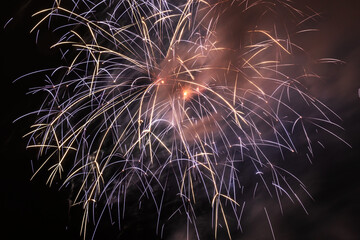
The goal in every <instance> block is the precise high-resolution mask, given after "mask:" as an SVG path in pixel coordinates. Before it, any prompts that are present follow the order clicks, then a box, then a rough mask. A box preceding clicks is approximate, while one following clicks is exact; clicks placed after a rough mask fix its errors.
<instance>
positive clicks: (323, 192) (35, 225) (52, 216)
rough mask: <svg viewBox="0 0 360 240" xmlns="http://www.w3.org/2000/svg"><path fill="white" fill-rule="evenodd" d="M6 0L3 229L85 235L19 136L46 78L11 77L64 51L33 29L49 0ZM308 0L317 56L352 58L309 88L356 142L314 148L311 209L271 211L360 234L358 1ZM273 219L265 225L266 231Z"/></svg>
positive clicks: (308, 228) (297, 228)
mask: <svg viewBox="0 0 360 240" xmlns="http://www.w3.org/2000/svg"><path fill="white" fill-rule="evenodd" d="M295 1H297V0H295ZM6 2H7V3H6V4H7V6H4V5H3V4H4V3H2V5H1V8H0V9H1V13H0V17H1V21H0V32H1V45H0V46H1V75H0V79H1V83H2V85H1V90H2V94H1V95H0V96H1V101H0V104H1V110H2V114H1V115H2V117H1V124H0V126H1V139H0V141H1V144H0V146H1V153H2V154H1V155H0V156H1V157H0V161H1V165H0V166H1V184H2V186H3V188H4V189H5V190H4V191H2V192H3V193H2V197H1V207H2V208H3V210H2V211H1V216H2V221H3V223H2V224H1V226H2V228H3V231H2V235H3V236H12V237H9V238H11V239H17V238H24V237H26V238H29V239H80V237H78V232H79V225H77V222H78V221H81V219H80V218H79V214H78V212H77V211H76V209H75V210H73V212H74V213H73V215H71V217H70V215H69V214H68V211H69V210H68V200H67V192H66V191H64V190H60V191H59V190H58V186H56V185H54V186H53V187H52V188H49V187H47V186H45V176H44V177H42V176H41V175H40V176H39V177H37V178H35V179H34V180H33V181H30V178H31V176H32V170H31V164H30V162H31V161H30V160H32V159H35V158H36V153H35V152H33V151H27V150H25V148H26V142H25V140H24V139H23V138H22V137H21V136H22V135H24V134H25V133H26V132H27V131H28V127H29V126H28V124H29V121H19V122H17V123H12V122H13V120H14V119H15V118H17V117H19V116H21V115H23V114H26V113H27V112H29V111H30V110H33V109H36V107H37V106H38V105H39V104H40V103H41V101H40V100H39V101H37V99H38V98H36V97H33V96H28V95H26V92H27V91H28V89H29V88H30V87H34V86H38V85H40V84H41V81H40V80H36V79H33V78H25V79H23V80H21V81H19V82H16V83H12V82H13V80H14V79H16V78H17V77H20V76H22V75H24V74H26V73H29V72H31V71H34V70H38V69H42V68H46V67H48V66H56V64H57V61H58V59H57V57H58V56H54V54H53V52H51V51H49V50H48V46H49V45H50V44H51V43H52V42H53V41H54V39H53V38H54V36H52V34H51V33H46V31H42V32H41V34H42V36H41V38H39V42H38V44H36V43H35V34H29V31H30V29H31V27H32V26H33V25H34V23H35V22H34V20H33V19H31V18H30V15H31V14H32V13H34V12H35V11H36V10H38V9H41V8H43V6H41V5H44V4H43V3H44V2H47V1H32V0H22V1H20V0H12V1H6ZM308 2H309V3H310V5H311V6H312V7H313V9H315V10H317V11H318V12H321V13H322V17H321V19H319V22H318V23H317V24H316V26H315V27H316V28H319V29H320V31H319V32H317V33H316V34H315V35H314V36H312V37H309V38H308V39H305V40H304V46H305V48H307V49H309V52H311V53H312V54H313V55H315V56H318V57H319V58H320V57H332V58H337V59H340V60H343V61H345V62H346V64H341V65H334V66H327V67H321V68H320V69H319V71H320V73H321V74H322V75H324V76H325V77H324V79H323V80H322V81H323V84H324V85H321V84H320V85H316V86H314V87H313V88H312V89H310V90H311V91H312V92H313V94H314V95H315V96H317V97H318V98H319V99H320V100H322V101H324V102H326V103H327V105H329V106H330V107H331V108H332V109H334V110H335V112H336V113H337V114H338V115H339V116H340V117H341V118H342V120H343V121H342V122H341V125H342V126H343V127H344V129H345V131H344V132H343V133H342V134H341V136H342V137H343V138H344V139H345V140H346V141H347V142H349V143H350V144H351V146H352V148H349V147H347V146H346V145H344V144H342V143H341V142H336V141H330V144H328V147H327V148H325V149H323V150H321V149H320V150H318V152H316V153H315V154H316V157H315V160H314V162H313V164H312V165H311V166H310V167H308V168H307V172H306V173H304V174H303V176H299V177H300V178H301V179H302V180H303V181H304V183H305V184H306V185H307V186H308V189H310V191H311V193H312V195H313V197H314V199H315V201H314V202H310V203H308V204H307V207H308V212H309V215H306V214H304V213H303V212H302V211H301V209H300V208H299V209H298V208H296V207H294V210H293V211H290V212H289V213H288V214H285V216H278V215H276V214H275V215H271V217H272V221H273V223H274V225H275V226H274V230H275V234H276V239H360V228H359V226H360V178H359V176H360V164H359V161H360V111H359V110H360V98H359V95H358V89H359V88H360V1H349V0H344V1H339V0H318V1H316V0H314V1H308ZM45 6H46V4H45ZM12 17H13V20H12V21H10V22H9V23H8V24H7V26H6V28H4V27H3V26H4V25H5V23H6V22H7V21H8V20H9V19H10V18H12ZM275 223H276V224H275ZM141 224H147V221H146V219H145V220H144V219H142V220H141ZM267 227H268V226H267V225H266V226H264V227H263V228H264V229H266V231H268V229H267ZM115 228H116V227H115ZM129 229H130V230H128V231H129V233H128V234H127V235H126V234H125V235H123V237H124V239H128V238H126V237H127V236H129V235H131V234H135V233H134V232H135V231H136V229H138V228H135V227H132V226H129ZM145 229H146V227H145ZM103 231H106V230H103ZM244 231H245V233H244V234H239V237H241V238H240V239H255V238H256V237H259V236H261V235H259V234H258V232H259V227H258V225H257V226H256V227H255V226H249V227H248V228H247V229H245V230H244ZM261 231H262V230H261ZM264 231H265V230H264ZM8 234H10V235H8ZM138 236H139V235H138ZM147 236H151V235H147ZM270 237H271V235H267V237H265V238H263V239H270ZM99 239H101V238H99ZM104 239H105V238H104ZM129 239H130V238H129ZM134 239H135V238H134ZM256 239H257V238H256Z"/></svg>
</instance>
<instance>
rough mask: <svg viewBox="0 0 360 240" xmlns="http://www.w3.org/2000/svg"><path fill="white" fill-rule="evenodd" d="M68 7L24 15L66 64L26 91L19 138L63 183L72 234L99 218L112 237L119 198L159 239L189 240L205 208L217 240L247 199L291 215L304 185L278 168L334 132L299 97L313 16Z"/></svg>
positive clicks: (100, 4)
mask: <svg viewBox="0 0 360 240" xmlns="http://www.w3.org/2000/svg"><path fill="white" fill-rule="evenodd" d="M67 4H68V5H66V4H65V3H63V2H60V1H59V0H57V1H54V3H53V5H52V6H51V7H50V8H48V9H44V10H41V11H39V12H37V13H35V14H34V17H36V18H39V21H38V23H37V24H36V25H35V26H34V28H33V29H32V31H36V29H38V28H39V26H41V25H42V24H46V23H47V24H48V25H49V26H50V27H51V28H52V29H54V31H57V32H59V33H60V37H59V40H58V42H56V43H54V45H53V46H52V48H57V49H59V51H60V52H61V54H62V59H63V60H64V62H65V64H64V65H61V66H59V67H58V68H56V69H53V70H51V71H49V72H50V74H49V75H48V77H47V79H46V85H44V86H41V87H39V88H34V89H32V92H34V93H35V92H45V93H47V96H46V98H45V99H44V103H43V104H42V106H41V108H40V110H38V111H36V112H34V113H35V114H37V115H38V119H37V121H36V123H35V124H33V125H32V130H31V131H30V132H29V133H28V134H27V136H28V137H29V142H28V148H37V149H38V150H39V158H40V159H41V160H42V163H41V164H40V166H39V168H38V170H37V171H36V172H35V174H34V176H35V175H36V174H37V173H38V172H39V171H40V170H42V169H45V168H47V169H48V171H49V178H48V182H47V183H48V184H49V185H51V184H52V183H53V182H54V180H57V179H63V185H64V186H68V185H69V184H71V185H72V188H73V191H74V193H75V194H73V195H74V197H73V198H72V202H73V204H74V205H77V204H81V205H82V207H83V210H84V215H83V220H82V228H81V231H82V232H83V233H84V235H85V233H86V232H87V224H88V222H89V221H90V220H91V219H93V220H94V221H93V222H94V224H95V229H96V228H97V226H98V224H99V223H100V220H101V218H102V216H103V213H104V211H105V210H106V209H111V210H110V211H114V212H116V213H117V217H115V219H116V220H117V221H118V223H119V226H120V227H121V224H120V223H121V221H122V218H123V216H124V213H125V209H126V206H127V204H126V203H127V201H128V198H129V196H131V199H132V201H133V200H134V199H135V201H136V203H137V204H138V205H139V207H141V203H142V202H147V203H149V202H151V204H152V205H153V206H154V212H155V213H156V216H157V217H155V219H154V221H156V222H157V224H156V232H157V233H158V234H160V235H161V236H162V234H163V231H164V226H165V225H166V222H167V221H169V220H170V219H172V218H178V217H181V216H180V213H184V214H182V217H183V216H185V218H186V221H187V229H189V227H190V226H192V228H193V229H194V232H195V235H196V236H197V238H200V234H199V233H198V227H197V224H196V216H197V203H198V202H204V201H205V202H207V203H208V205H209V206H210V207H211V216H212V219H211V221H210V222H211V223H209V224H210V225H211V226H212V228H213V231H214V237H215V238H216V237H217V235H218V228H219V226H221V227H222V228H224V229H225V230H226V233H227V236H228V237H229V238H231V231H232V229H231V228H232V227H235V228H240V229H241V219H242V217H243V216H242V215H243V209H244V207H245V203H246V201H247V200H249V199H251V198H252V197H253V196H255V195H257V194H258V192H259V191H261V194H262V192H265V193H266V194H267V195H268V196H271V197H273V198H274V199H276V201H277V202H278V205H279V208H280V210H281V211H282V201H283V199H285V198H287V199H289V200H290V201H292V202H298V203H299V204H300V205H302V206H303V204H302V201H301V199H300V197H298V194H297V193H296V190H295V189H299V188H300V189H302V191H304V192H305V193H307V191H306V189H305V186H304V185H303V183H302V182H301V181H300V180H299V179H298V178H297V177H295V175H293V174H292V173H291V172H290V171H288V170H286V169H285V168H284V167H282V162H283V159H286V158H287V156H291V155H292V154H296V153H298V152H300V151H302V152H305V155H306V156H308V158H309V159H311V157H312V154H313V150H312V149H313V144H314V143H313V141H312V140H311V135H312V133H310V131H313V130H314V129H316V130H321V131H324V132H326V133H329V134H330V135H333V136H335V137H336V135H335V134H334V133H332V132H331V131H330V130H328V129H329V128H328V126H337V125H336V124H335V123H333V122H332V120H331V118H333V117H334V116H335V117H336V115H335V114H334V113H333V112H332V111H331V110H330V109H328V108H327V107H326V106H325V105H324V104H323V103H321V102H320V101H318V100H317V99H315V98H314V97H312V96H311V95H310V94H309V93H308V92H307V91H306V84H305V83H306V82H307V81H308V80H309V79H316V78H317V77H318V76H317V75H316V74H314V73H313V72H312V71H311V70H310V68H307V67H305V65H302V64H299V63H298V62H299V61H296V57H297V56H298V55H299V54H300V55H301V56H305V55H306V54H305V53H304V52H303V49H302V48H301V47H300V46H299V45H298V44H296V43H295V42H293V41H292V40H291V39H292V38H296V37H298V36H299V35H301V34H302V33H304V32H308V31H309V30H308V29H307V28H305V27H306V25H307V23H308V22H309V21H312V20H313V18H314V17H316V16H317V14H316V13H313V12H310V14H306V13H304V12H302V11H300V10H299V9H297V8H296V7H295V6H293V5H290V3H289V2H288V1H283V2H282V1H190V0H189V1H185V0H184V1H166V0H162V1H111V0H108V1H92V0H84V1H73V3H72V5H71V4H70V3H67ZM69 4H70V5H69ZM277 13H278V14H277ZM280 13H281V14H280ZM284 19H285V20H284ZM289 19H291V20H289ZM324 61H326V59H324ZM249 192H251V194H249ZM248 195H250V196H251V197H249V196H248ZM164 205H166V206H170V205H172V206H171V207H170V208H171V209H174V211H171V212H170V213H169V211H166V212H164V211H163V206H164ZM95 208H97V209H100V210H99V211H94V209H95ZM303 208H304V210H305V211H306V209H305V207H304V206H303ZM114 209H116V210H114ZM264 214H265V215H266V217H267V219H268V221H269V224H270V222H271V221H270V217H269V215H268V212H267V210H266V208H264ZM230 216H231V217H230ZM230 218H231V221H230V220H229V219H230ZM270 228H271V224H270ZM188 231H189V230H188ZM271 231H272V234H273V235H274V233H273V230H272V228H271ZM188 234H189V233H188Z"/></svg>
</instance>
